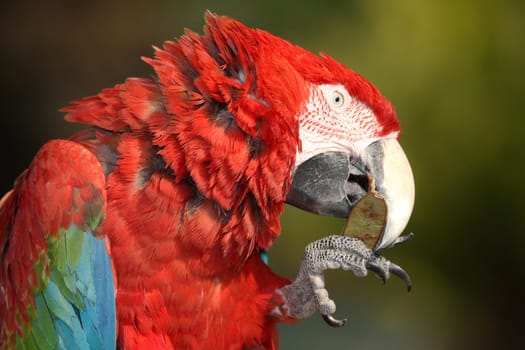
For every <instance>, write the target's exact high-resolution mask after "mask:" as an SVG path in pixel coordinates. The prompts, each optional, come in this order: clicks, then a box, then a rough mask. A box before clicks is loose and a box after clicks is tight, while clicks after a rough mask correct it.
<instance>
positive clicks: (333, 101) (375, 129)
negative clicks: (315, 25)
mask: <svg viewBox="0 0 525 350" xmlns="http://www.w3.org/2000/svg"><path fill="white" fill-rule="evenodd" d="M299 123H300V127H299V133H300V138H301V142H302V148H301V150H300V151H299V150H298V152H297V157H296V166H297V165H299V164H301V163H303V162H304V161H306V160H308V159H310V158H312V157H313V156H315V155H317V154H321V153H325V152H342V153H348V154H350V155H351V156H352V157H361V158H366V152H365V149H366V148H367V147H368V146H369V145H370V144H372V143H373V142H375V141H378V140H382V142H384V147H383V150H384V157H383V163H382V165H383V179H382V181H381V183H380V184H377V185H378V188H381V189H382V190H383V192H385V193H382V195H383V196H384V197H385V201H386V202H387V210H388V214H387V215H388V217H387V225H386V228H385V232H384V235H383V238H382V241H381V242H380V243H379V245H378V247H379V248H385V247H388V246H390V245H391V244H392V243H393V242H394V241H395V240H396V239H397V238H398V237H399V235H401V233H402V232H403V230H404V229H405V226H406V224H407V223H408V220H409V218H410V215H411V213H412V209H413V205H414V197H415V195H414V192H415V191H414V180H413V175H412V171H411V169H410V165H409V163H408V160H407V158H406V156H405V154H404V152H403V150H402V148H401V146H400V145H399V143H398V142H397V137H398V135H399V132H397V131H396V132H393V133H391V134H388V135H386V136H381V137H379V136H377V135H379V134H380V131H381V130H382V126H381V125H380V123H379V122H378V120H377V117H376V115H375V114H374V112H373V111H372V110H371V109H370V108H369V107H368V106H367V105H366V104H364V103H363V102H361V101H359V100H358V99H356V98H353V97H352V96H351V95H350V94H349V93H348V91H347V90H346V88H345V87H344V86H343V85H329V84H324V85H312V88H311V93H310V98H309V101H308V104H307V106H306V111H305V112H304V113H303V114H302V115H301V116H300V117H299ZM364 160H365V159H364Z"/></svg>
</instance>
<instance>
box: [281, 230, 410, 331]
mask: <svg viewBox="0 0 525 350" xmlns="http://www.w3.org/2000/svg"><path fill="white" fill-rule="evenodd" d="M339 268H342V269H343V270H351V271H352V272H353V273H354V274H355V275H356V276H366V275H367V271H371V272H373V273H375V274H376V275H377V276H378V277H379V278H380V279H381V281H382V282H383V283H385V282H386V280H388V279H389V278H390V275H391V274H393V275H396V276H398V277H399V278H401V279H402V280H403V281H404V282H405V284H406V286H407V289H408V290H409V291H410V288H411V282H410V277H409V276H408V274H407V273H406V272H405V270H403V269H402V268H401V267H399V266H398V265H396V264H394V263H391V262H390V261H388V260H387V259H385V258H384V257H382V256H380V255H377V254H376V253H375V252H374V251H372V250H371V249H369V248H367V247H366V246H365V244H364V243H363V242H362V241H361V240H359V239H357V238H353V237H348V236H340V235H334V236H328V237H325V238H323V239H320V240H318V241H315V242H312V243H310V244H309V245H308V246H307V247H306V249H305V253H304V258H303V261H302V264H301V269H300V271H299V274H298V275H297V278H296V279H295V281H294V282H293V283H291V284H289V285H286V286H284V287H283V288H281V289H280V293H281V294H282V295H283V297H284V300H285V302H286V306H287V308H288V314H289V315H290V316H292V317H295V318H298V319H302V318H306V317H309V316H310V315H311V314H312V313H314V312H315V311H316V310H318V311H320V313H321V315H322V316H323V319H324V321H325V322H326V323H327V324H328V325H330V326H332V327H341V326H344V325H345V324H346V322H347V320H346V319H342V320H338V319H336V318H334V317H333V316H332V315H333V314H334V313H335V309H336V307H335V302H334V301H333V300H331V299H330V297H329V295H328V291H327V290H326V288H325V283H324V272H325V271H326V270H329V269H339Z"/></svg>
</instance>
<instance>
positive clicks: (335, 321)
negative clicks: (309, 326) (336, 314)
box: [322, 315, 347, 328]
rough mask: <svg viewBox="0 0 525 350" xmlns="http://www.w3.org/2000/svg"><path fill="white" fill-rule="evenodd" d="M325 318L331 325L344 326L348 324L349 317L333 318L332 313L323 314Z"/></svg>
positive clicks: (335, 326)
mask: <svg viewBox="0 0 525 350" xmlns="http://www.w3.org/2000/svg"><path fill="white" fill-rule="evenodd" d="M322 316H323V320H324V321H325V322H326V323H327V324H328V325H329V326H330V327H334V328H338V327H343V326H344V325H345V324H346V321H347V319H346V318H344V319H342V320H338V319H336V318H333V317H332V315H322Z"/></svg>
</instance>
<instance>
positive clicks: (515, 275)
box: [0, 0, 525, 350]
mask: <svg viewBox="0 0 525 350" xmlns="http://www.w3.org/2000/svg"><path fill="white" fill-rule="evenodd" d="M0 6H1V7H0V35H1V37H0V82H1V91H0V92H1V94H0V96H1V100H0V101H1V110H2V117H1V118H0V129H1V130H2V135H3V136H2V137H1V138H0V142H1V147H0V150H1V160H2V164H3V165H2V166H1V169H2V170H1V171H0V190H1V191H2V192H5V191H7V190H8V189H9V188H10V187H11V186H12V183H13V181H14V179H15V178H16V176H17V174H19V173H20V172H21V171H23V169H24V168H25V167H26V166H27V165H28V164H29V162H30V160H31V158H32V156H33V155H34V153H35V152H36V151H37V149H38V148H39V147H40V146H41V145H42V144H43V143H44V142H45V141H46V140H48V139H50V138H58V137H67V136H68V135H70V134H71V133H72V132H73V131H75V130H77V129H78V128H79V127H78V126H76V125H71V124H68V123H66V122H64V121H63V119H62V117H63V116H62V114H61V113H59V112H58V111H57V110H58V108H60V107H62V106H65V105H67V104H68V102H69V101H70V100H72V99H76V98H79V97H83V96H87V95H91V94H95V93H97V92H98V91H99V90H100V89H102V88H104V87H108V86H112V85H113V84H115V83H118V82H121V81H123V80H124V79H125V78H126V77H129V76H150V75H151V74H152V70H151V69H150V67H149V66H147V65H146V64H145V63H143V62H142V61H141V60H140V59H139V58H140V56H151V55H152V49H151V45H153V44H154V45H161V44H162V42H163V41H165V40H169V39H172V38H173V37H176V36H179V35H180V34H181V33H182V32H183V28H184V27H188V28H191V29H193V30H195V31H199V32H201V28H202V26H203V13H204V10H205V9H210V10H212V11H214V12H217V13H219V14H224V15H228V16H231V17H234V18H236V19H238V20H240V21H242V22H244V23H245V24H247V25H248V26H251V27H259V28H263V29H265V30H268V31H270V32H272V33H273V34H275V35H278V36H281V37H284V38H286V39H287V40H289V41H292V42H294V43H296V44H299V45H301V46H303V47H305V48H307V49H309V50H311V51H314V52H319V51H325V52H327V53H329V54H330V55H331V56H333V57H334V58H336V59H337V60H339V61H341V62H343V63H344V64H346V65H347V66H349V67H351V68H353V69H354V70H356V71H358V72H360V73H362V74H364V75H365V76H366V77H367V78H368V79H370V80H371V81H372V82H373V83H374V84H375V85H376V86H378V87H379V88H380V90H381V91H382V92H383V93H384V94H385V95H386V96H388V97H389V98H390V99H391V100H392V101H393V102H394V104H395V105H396V107H397V111H398V114H399V116H400V119H401V122H402V125H403V137H402V140H401V141H402V145H403V146H404V148H405V150H406V153H407V154H408V157H409V159H410V161H411V164H412V167H413V171H414V174H415V177H416V188H417V190H416V193H417V198H416V207H415V211H414V214H413V218H412V220H411V222H410V223H409V225H408V228H407V230H408V231H413V232H415V234H416V237H415V239H414V240H413V241H411V242H410V243H407V244H406V245H403V246H398V247H396V248H395V249H392V250H390V251H386V252H385V255H386V256H387V257H388V258H390V259H392V260H393V261H395V262H396V263H398V264H399V265H401V266H403V267H404V268H405V269H406V270H407V271H409V272H410V274H411V276H412V279H413V282H414V288H413V291H412V293H410V294H407V293H406V292H405V290H404V287H403V285H402V283H401V282H400V281H399V280H395V279H393V280H391V281H389V282H388V283H387V285H386V286H382V285H381V284H380V282H379V281H378V279H376V278H372V277H367V278H363V279H358V278H356V277H354V276H352V275H351V274H350V273H344V272H341V271H334V272H330V273H329V274H328V277H327V281H328V288H329V290H330V291H331V295H332V297H334V299H335V300H336V302H337V303H338V312H337V314H336V315H337V316H340V317H343V316H349V324H348V325H347V326H346V327H344V328H341V329H331V328H329V327H327V326H326V325H325V324H324V322H323V321H322V320H321V318H320V317H319V315H315V316H314V317H312V318H311V319H309V320H307V321H304V322H301V323H300V324H298V325H295V326H290V325H284V326H282V327H281V335H282V345H283V348H284V349H300V348H306V349H324V348H327V349H330V348H338V349H341V348H343V349H346V348H349V349H428V350H431V349H511V348H521V346H523V344H524V343H525V330H524V326H525V322H524V321H523V317H524V313H523V311H524V309H525V308H524V307H523V304H524V298H525V288H524V287H523V281H524V277H525V274H524V272H523V269H524V267H525V259H524V254H525V219H524V209H525V207H524V205H523V196H524V194H525V189H524V186H523V176H524V174H523V173H524V171H523V162H524V161H525V157H524V156H525V154H524V153H525V151H524V147H523V146H524V141H523V139H524V136H523V133H524V130H525V121H524V120H525V115H524V109H523V105H524V101H525V96H524V92H525V91H524V90H525V89H524V88H523V78H524V76H525V74H524V73H525V72H524V68H525V64H524V63H525V44H524V42H525V40H524V38H525V2H523V1H521V0H516V1H484V0H441V1H437V0H435V1H426V2H422V1H417V0H398V1H379V0H368V1H342V0H339V1H336V0H332V1H326V2H321V1H312V0H310V1H307V0H303V1H283V0H281V1H274V0H271V1H270V0H266V1H223V2H221V3H220V4H218V2H214V1H201V2H199V3H198V4H195V2H192V1H189V0H186V1H142V2H141V1H132V0H127V1H107V0H106V1H101V0H91V1H85V2H79V1H65V0H64V1H45V2H44V1H29V0H24V1H3V2H2V5H0ZM282 222H283V232H284V234H283V235H282V236H281V237H280V238H279V240H278V241H277V244H276V245H275V247H274V249H273V250H272V251H271V252H270V264H271V265H272V267H273V268H274V269H275V270H277V271H279V272H280V273H282V274H283V275H285V276H287V277H290V278H292V277H294V276H295V273H296V272H297V269H298V266H299V262H300V258H301V255H302V251H303V249H304V246H305V245H306V244H307V243H308V242H310V241H312V240H314V239H317V238H320V237H323V236H326V235H328V234H333V233H338V232H340V230H341V228H342V225H343V222H342V221H341V220H336V219H331V218H321V217H318V216H314V215H309V214H304V213H302V212H300V211H299V210H296V209H293V208H287V210H286V213H285V215H284V217H283V220H282Z"/></svg>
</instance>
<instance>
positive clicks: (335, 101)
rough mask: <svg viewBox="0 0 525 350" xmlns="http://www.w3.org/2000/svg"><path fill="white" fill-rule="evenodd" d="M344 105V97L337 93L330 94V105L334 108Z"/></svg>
mask: <svg viewBox="0 0 525 350" xmlns="http://www.w3.org/2000/svg"><path fill="white" fill-rule="evenodd" d="M344 103H345V96H344V95H343V94H342V93H340V92H339V91H337V90H335V91H333V92H332V105H333V106H334V107H341V106H342V105H343V104H344Z"/></svg>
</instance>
